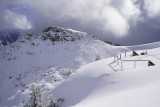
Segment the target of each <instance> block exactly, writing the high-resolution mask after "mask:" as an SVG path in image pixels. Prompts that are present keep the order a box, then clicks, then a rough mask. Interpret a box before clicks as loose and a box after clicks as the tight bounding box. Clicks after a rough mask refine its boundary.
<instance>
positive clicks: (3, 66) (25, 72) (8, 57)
mask: <svg viewBox="0 0 160 107" xmlns="http://www.w3.org/2000/svg"><path fill="white" fill-rule="evenodd" d="M125 50H128V49H127V48H125V47H122V46H121V47H115V46H111V45H108V44H106V43H105V42H103V41H100V40H98V39H97V38H95V37H93V36H92V35H88V34H87V33H84V32H80V31H75V30H70V29H64V28H59V27H49V28H46V29H45V30H44V32H42V33H40V34H38V35H35V34H31V33H25V34H23V35H21V36H20V37H19V38H18V39H17V40H16V42H14V43H12V44H9V45H6V46H3V47H0V73H1V75H0V89H1V91H0V95H1V96H0V99H1V101H0V106H22V101H23V100H25V99H27V97H28V93H29V86H30V84H31V83H33V82H35V81H38V83H39V84H40V85H41V86H43V89H44V90H45V91H47V90H50V89H54V88H55V87H57V85H58V84H60V83H61V82H63V81H65V80H66V79H67V78H69V77H70V76H72V75H76V73H77V69H78V68H80V67H82V66H84V65H86V64H88V63H90V62H93V61H95V60H99V59H102V58H108V57H111V56H113V55H114V54H116V53H118V52H119V51H120V52H121V51H125ZM9 89H12V90H9ZM7 91H10V93H8V92H7Z"/></svg>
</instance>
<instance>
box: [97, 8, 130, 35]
mask: <svg viewBox="0 0 160 107" xmlns="http://www.w3.org/2000/svg"><path fill="white" fill-rule="evenodd" d="M100 17H102V18H103V21H104V22H102V23H103V26H104V30H106V31H108V32H111V33H112V34H114V35H115V36H116V37H123V36H125V35H126V34H127V33H128V30H129V23H128V21H127V20H126V19H125V18H124V17H123V16H122V15H121V14H120V13H119V12H118V11H117V10H116V9H115V8H112V7H106V8H104V10H103V13H102V15H101V16H100Z"/></svg>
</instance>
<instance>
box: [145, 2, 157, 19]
mask: <svg viewBox="0 0 160 107" xmlns="http://www.w3.org/2000/svg"><path fill="white" fill-rule="evenodd" d="M144 4H145V6H144V9H145V10H146V13H147V15H148V17H149V18H154V17H157V16H160V0H144Z"/></svg>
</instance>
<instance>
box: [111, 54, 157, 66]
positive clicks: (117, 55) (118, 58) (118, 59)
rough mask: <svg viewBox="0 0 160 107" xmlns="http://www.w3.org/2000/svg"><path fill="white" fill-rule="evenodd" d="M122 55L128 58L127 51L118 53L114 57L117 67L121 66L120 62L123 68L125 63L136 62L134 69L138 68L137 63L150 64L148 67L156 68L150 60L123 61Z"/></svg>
mask: <svg viewBox="0 0 160 107" xmlns="http://www.w3.org/2000/svg"><path fill="white" fill-rule="evenodd" d="M133 53H135V51H133ZM122 54H124V57H126V56H127V52H126V51H125V52H124V53H118V54H115V55H114V62H117V65H119V61H120V62H121V68H123V62H134V68H136V63H137V62H148V66H155V64H154V63H153V62H152V61H150V60H122ZM136 54H137V53H136ZM133 56H134V55H133Z"/></svg>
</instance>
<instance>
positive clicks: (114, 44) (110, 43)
mask: <svg viewBox="0 0 160 107" xmlns="http://www.w3.org/2000/svg"><path fill="white" fill-rule="evenodd" d="M104 42H105V43H107V44H109V45H113V46H120V45H119V44H116V43H112V42H110V41H104Z"/></svg>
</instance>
